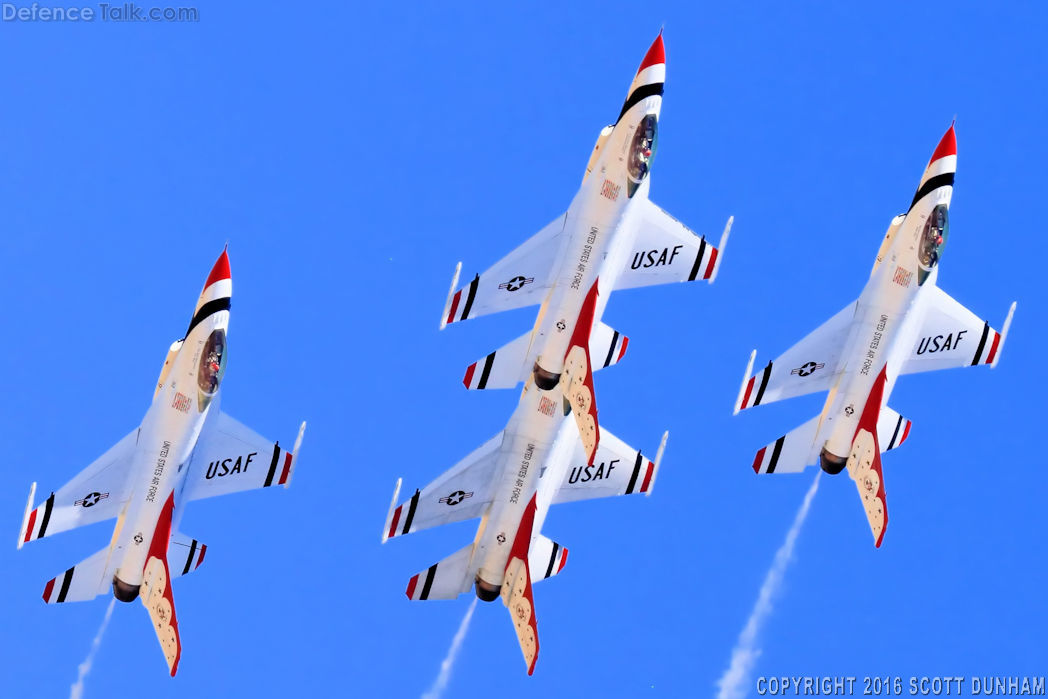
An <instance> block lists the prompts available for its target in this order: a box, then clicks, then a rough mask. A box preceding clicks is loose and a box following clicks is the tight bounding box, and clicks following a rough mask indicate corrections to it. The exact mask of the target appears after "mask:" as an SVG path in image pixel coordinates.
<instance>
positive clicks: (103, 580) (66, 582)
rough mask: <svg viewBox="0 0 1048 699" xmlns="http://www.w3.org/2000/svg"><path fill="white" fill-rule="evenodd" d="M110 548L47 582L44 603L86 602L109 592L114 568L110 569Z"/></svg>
mask: <svg viewBox="0 0 1048 699" xmlns="http://www.w3.org/2000/svg"><path fill="white" fill-rule="evenodd" d="M109 554H110V548H109V547H108V546H107V547H106V548H104V549H102V550H101V551H99V552H97V553H95V554H92V555H91V556H89V557H88V558H85V559H84V560H82V561H80V562H79V563H77V564H76V565H75V566H73V567H72V568H70V569H69V570H67V571H65V572H64V573H62V574H61V575H57V576H55V577H53V578H51V579H50V580H48V581H47V585H45V586H44V594H43V598H44V602H47V603H48V604H58V603H61V602H86V601H87V600H92V599H94V598H95V597H98V596H99V595H101V594H104V593H106V592H108V591H109V585H110V581H112V579H113V574H114V573H115V572H116V570H115V568H116V566H115V565H113V566H112V567H110V555H109Z"/></svg>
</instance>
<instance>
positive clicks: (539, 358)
mask: <svg viewBox="0 0 1048 699" xmlns="http://www.w3.org/2000/svg"><path fill="white" fill-rule="evenodd" d="M665 77H666V58H665V52H664V49H663V43H662V34H661V33H660V34H659V36H658V37H657V38H656V39H655V42H654V43H653V44H652V45H651V48H649V49H648V52H647V54H646V55H645V56H644V60H643V61H642V62H641V64H640V68H639V69H638V70H637V74H636V76H635V77H634V78H633V82H632V84H631V85H630V89H629V92H628V93H627V97H626V102H625V103H624V104H623V105H622V110H621V111H620V112H619V116H618V118H617V119H616V121H615V123H614V124H612V125H610V126H605V127H604V128H603V129H602V130H601V132H600V135H599V136H598V138H597V143H596V145H595V146H594V148H593V153H592V154H591V155H590V159H589V163H587V165H586V172H585V174H584V175H583V178H582V186H581V188H580V189H579V190H578V192H577V193H576V194H575V197H574V199H573V200H572V202H571V205H570V206H569V207H568V210H567V212H566V213H564V214H561V215H559V216H557V218H555V219H554V220H553V221H552V222H551V223H550V224H549V225H547V226H546V227H545V228H543V229H542V230H541V231H539V232H538V233H536V234H535V235H533V236H532V237H531V238H530V239H528V240H527V241H526V242H525V243H524V244H523V245H521V246H520V247H518V248H517V249H516V250H514V251H513V252H511V253H510V254H509V255H507V256H506V257H504V258H503V259H501V260H500V261H499V262H497V263H496V264H495V265H493V266H492V267H491V268H489V269H488V270H487V271H486V272H484V273H483V274H478V275H476V276H475V277H474V278H473V281H471V282H470V283H469V284H467V285H465V286H463V287H462V288H460V289H458V290H457V291H456V290H455V289H456V286H457V285H458V278H459V272H460V271H461V268H462V265H461V263H460V264H459V266H458V268H457V269H456V270H455V277H454V279H453V281H452V283H451V291H450V292H449V294H448V299H447V303H446V304H445V307H444V315H443V317H442V319H441V328H443V327H444V326H445V325H446V324H448V323H454V322H458V321H463V320H466V319H467V318H476V317H478V316H482V315H486V314H489V313H496V312H499V311H506V310H510V309H515V308H523V307H525V306H530V305H534V304H538V303H541V304H542V305H541V308H540V310H539V314H538V318H537V320H536V322H535V325H534V328H533V329H532V330H531V332H529V333H526V334H525V335H523V336H522V337H520V338H518V339H516V340H514V341H513V342H510V343H509V344H507V345H505V346H504V347H502V348H501V349H498V350H496V351H494V352H492V353H491V354H489V355H487V357H485V358H484V359H482V360H479V361H478V362H476V363H474V364H473V365H472V366H470V367H469V369H468V370H467V371H466V376H465V378H464V380H463V382H464V383H465V385H466V387H467V388H470V389H484V388H512V387H514V386H516V385H517V384H518V383H520V382H521V381H522V380H524V379H525V378H526V377H528V376H531V377H533V379H534V384H535V387H536V388H537V389H538V391H539V392H542V393H548V392H550V391H552V390H553V389H554V388H555V387H556V386H558V385H559V386H560V388H561V391H562V392H563V394H564V397H565V398H566V399H567V402H568V404H570V409H571V410H572V412H574V414H575V420H576V422H577V424H578V429H579V433H580V434H581V436H582V443H583V445H584V447H585V450H586V458H587V460H588V461H589V463H590V464H592V463H593V459H594V457H595V455H596V453H597V445H598V443H599V441H600V427H599V425H598V422H597V403H596V397H595V395H594V391H593V372H594V371H596V370H598V369H600V368H602V367H606V366H608V365H610V364H613V363H615V362H616V361H617V360H618V358H619V357H621V356H622V353H623V352H624V351H625V349H626V344H627V340H626V338H625V337H621V336H620V335H619V333H618V332H616V331H614V330H612V329H611V328H609V327H608V326H606V325H604V324H603V323H601V322H600V318H601V316H602V315H603V313H604V307H605V306H606V305H607V302H608V296H609V295H610V294H611V292H612V290H615V289H628V288H632V287H639V286H650V285H655V284H666V283H669V282H681V281H694V280H697V279H705V280H708V281H710V282H712V281H713V280H714V278H715V277H716V275H717V268H718V266H719V263H720V259H719V258H718V247H719V249H720V250H723V248H724V245H725V243H726V241H727V237H728V232H729V230H730V228H731V219H729V220H728V224H727V226H726V227H725V229H724V233H723V235H722V237H721V240H720V244H719V246H718V247H714V246H712V245H709V244H707V243H706V239H705V238H700V237H698V236H697V235H695V234H694V233H692V232H691V231H690V230H688V229H687V228H686V227H685V226H684V225H682V224H681V223H680V222H679V221H677V220H676V219H675V218H673V217H672V216H670V215H669V214H667V213H666V212H665V211H663V210H662V209H660V208H659V207H658V206H656V205H655V204H653V203H651V201H649V199H648V188H649V186H650V180H649V177H648V175H649V172H650V169H651V164H652V160H653V158H654V157H655V149H656V146H657V145H658V122H659V112H660V110H661V107H662V87H663V82H664V81H665Z"/></svg>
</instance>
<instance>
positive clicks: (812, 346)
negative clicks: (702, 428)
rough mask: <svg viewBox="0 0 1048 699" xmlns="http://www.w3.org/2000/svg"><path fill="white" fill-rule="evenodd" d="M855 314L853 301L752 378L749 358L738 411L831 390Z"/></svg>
mask: <svg viewBox="0 0 1048 699" xmlns="http://www.w3.org/2000/svg"><path fill="white" fill-rule="evenodd" d="M854 315H855V302H854V301H853V302H852V303H849V304H848V305H847V306H845V307H844V308H843V309H841V310H840V311H839V312H838V313H837V315H835V316H833V317H832V318H830V319H829V320H828V321H826V322H825V323H823V324H822V325H820V326H819V327H818V328H816V329H815V330H813V331H812V332H811V333H809V334H808V336H807V337H805V338H804V339H803V340H801V341H800V342H798V343H797V344H795V345H794V346H793V347H791V348H790V349H788V350H786V351H785V352H784V353H783V354H781V355H779V356H778V357H776V358H775V359H773V360H772V361H770V362H768V365H767V366H766V367H764V368H763V369H761V370H760V371H758V372H757V373H756V374H754V375H752V376H749V373H750V370H751V369H752V368H753V357H750V368H748V369H747V370H746V374H747V377H746V378H744V379H743V383H742V387H741V388H740V390H739V397H738V398H737V399H736V400H737V402H736V404H735V412H738V411H739V410H743V409H745V408H750V407H753V406H755V405H764V404H765V403H773V402H775V401H777V400H782V399H784V398H793V397H794V396H803V395H807V394H809V393H816V392H818V391H828V390H829V389H830V387H831V386H832V385H833V379H834V377H835V376H836V374H837V369H838V364H839V363H840V359H841V350H842V348H843V347H844V344H845V341H846V340H847V339H848V331H849V329H850V328H851V320H852V318H853V317H854ZM754 355H756V352H754Z"/></svg>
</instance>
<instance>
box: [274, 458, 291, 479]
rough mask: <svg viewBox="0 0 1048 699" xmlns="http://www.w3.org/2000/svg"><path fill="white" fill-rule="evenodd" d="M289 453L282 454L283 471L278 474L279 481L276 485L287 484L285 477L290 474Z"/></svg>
mask: <svg viewBox="0 0 1048 699" xmlns="http://www.w3.org/2000/svg"><path fill="white" fill-rule="evenodd" d="M291 459H292V454H291V452H285V453H284V470H283V471H281V472H280V481H279V482H278V483H277V485H284V483H286V482H287V476H288V474H289V473H290V472H291Z"/></svg>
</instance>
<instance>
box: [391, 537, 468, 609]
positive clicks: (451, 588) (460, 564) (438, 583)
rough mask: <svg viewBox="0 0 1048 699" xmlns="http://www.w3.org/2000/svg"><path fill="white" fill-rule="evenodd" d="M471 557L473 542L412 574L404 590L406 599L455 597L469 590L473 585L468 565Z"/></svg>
mask: <svg viewBox="0 0 1048 699" xmlns="http://www.w3.org/2000/svg"><path fill="white" fill-rule="evenodd" d="M472 557H473V544H470V545H469V546H466V547H465V548H462V549H459V550H458V551H456V552H455V553H453V554H451V555H450V556H448V557H447V558H445V559H444V560H442V561H440V562H439V563H434V564H433V565H431V566H430V567H429V568H426V569H425V570H424V571H422V572H421V573H417V574H415V575H413V576H412V577H411V580H409V581H408V589H407V590H406V594H407V596H408V599H410V600H424V599H455V598H456V597H458V596H459V595H461V594H463V593H465V592H469V588H470V587H471V586H472V585H473V576H472V575H470V572H471V568H470V565H469V562H470V559H471V558H472Z"/></svg>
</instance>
